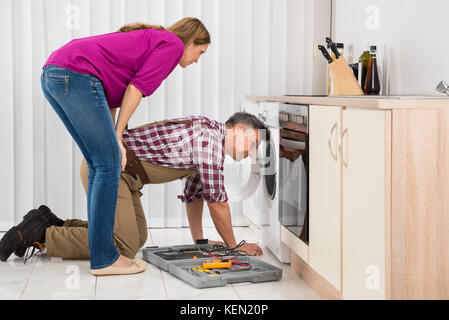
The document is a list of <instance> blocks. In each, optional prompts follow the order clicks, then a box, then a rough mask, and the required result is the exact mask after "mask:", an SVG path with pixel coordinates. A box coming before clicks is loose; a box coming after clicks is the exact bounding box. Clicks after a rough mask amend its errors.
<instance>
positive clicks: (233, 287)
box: [231, 283, 243, 300]
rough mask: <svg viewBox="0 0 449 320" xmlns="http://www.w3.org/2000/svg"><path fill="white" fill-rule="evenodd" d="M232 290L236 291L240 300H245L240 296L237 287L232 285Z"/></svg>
mask: <svg viewBox="0 0 449 320" xmlns="http://www.w3.org/2000/svg"><path fill="white" fill-rule="evenodd" d="M231 286H232V289H234V292H235V294H236V295H237V297H238V298H239V300H243V299H242V297H241V296H240V295H239V293H238V292H237V289H236V288H235V286H234V285H233V284H232V283H231Z"/></svg>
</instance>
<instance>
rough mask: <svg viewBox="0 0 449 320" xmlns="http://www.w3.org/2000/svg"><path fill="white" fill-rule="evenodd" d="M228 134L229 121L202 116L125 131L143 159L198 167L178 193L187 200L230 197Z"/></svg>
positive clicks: (220, 199)
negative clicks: (225, 167) (226, 168)
mask: <svg viewBox="0 0 449 320" xmlns="http://www.w3.org/2000/svg"><path fill="white" fill-rule="evenodd" d="M171 121H173V122H174V121H193V122H194V124H193V125H192V124H180V123H170V122H171ZM225 137H226V126H225V124H223V123H220V122H218V121H214V120H210V119H208V118H206V117H202V116H190V117H185V118H177V119H171V120H165V122H164V123H157V124H150V125H147V126H143V127H140V128H135V129H130V130H125V132H124V133H123V139H124V140H125V142H126V143H127V144H128V146H129V147H130V149H131V150H133V151H134V153H135V154H136V156H137V158H139V160H142V161H147V162H150V163H152V164H156V165H160V166H164V167H169V168H176V169H184V170H193V171H196V174H193V175H191V176H189V177H187V178H186V183H185V188H184V195H182V196H178V198H180V199H181V200H182V201H183V202H191V201H195V200H200V199H204V200H206V201H207V202H226V201H228V196H227V194H226V190H225V187H224V177H223V163H224V159H225V153H224V143H225Z"/></svg>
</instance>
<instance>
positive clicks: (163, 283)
mask: <svg viewBox="0 0 449 320" xmlns="http://www.w3.org/2000/svg"><path fill="white" fill-rule="evenodd" d="M159 274H160V275H161V280H162V285H163V286H164V291H165V298H166V299H167V300H169V299H168V290H167V286H166V285H165V279H164V276H163V275H162V269H161V268H159Z"/></svg>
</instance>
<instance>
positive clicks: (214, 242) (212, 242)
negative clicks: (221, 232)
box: [207, 240, 226, 246]
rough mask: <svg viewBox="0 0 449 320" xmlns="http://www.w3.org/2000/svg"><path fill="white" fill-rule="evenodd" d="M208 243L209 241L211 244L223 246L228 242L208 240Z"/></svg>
mask: <svg viewBox="0 0 449 320" xmlns="http://www.w3.org/2000/svg"><path fill="white" fill-rule="evenodd" d="M207 243H209V244H221V245H222V246H226V243H224V242H222V241H214V240H208V241H207Z"/></svg>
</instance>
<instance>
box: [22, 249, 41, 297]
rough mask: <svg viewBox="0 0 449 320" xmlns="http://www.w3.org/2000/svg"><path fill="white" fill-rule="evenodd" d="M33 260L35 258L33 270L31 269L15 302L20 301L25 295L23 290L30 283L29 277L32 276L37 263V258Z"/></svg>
mask: <svg viewBox="0 0 449 320" xmlns="http://www.w3.org/2000/svg"><path fill="white" fill-rule="evenodd" d="M35 258H36V261H35V262H34V265H33V269H31V272H30V275H29V276H28V279H27V281H26V282H25V285H24V286H23V289H22V292H20V295H19V298H18V299H17V300H22V298H23V294H24V293H25V289H26V288H27V286H28V283H29V282H30V279H31V276H32V275H33V272H34V269H35V268H36V265H37V262H38V261H39V256H35Z"/></svg>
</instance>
